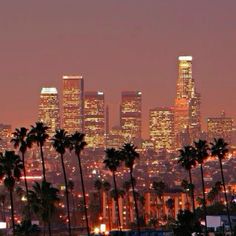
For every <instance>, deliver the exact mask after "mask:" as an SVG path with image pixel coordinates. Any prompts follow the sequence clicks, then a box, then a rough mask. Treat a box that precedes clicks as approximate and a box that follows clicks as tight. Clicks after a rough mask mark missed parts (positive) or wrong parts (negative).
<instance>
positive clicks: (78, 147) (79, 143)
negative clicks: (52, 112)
mask: <svg viewBox="0 0 236 236" xmlns="http://www.w3.org/2000/svg"><path fill="white" fill-rule="evenodd" d="M84 137H85V135H84V134H82V133H79V132H77V131H76V132H75V133H74V134H72V135H71V136H70V150H71V151H72V150H74V152H75V155H76V156H77V159H78V163H79V170H80V180H81V186H82V192H83V202H84V214H85V220H86V228H87V233H88V236H90V229H89V221H88V212H87V203H86V194H85V186H84V177H83V168H82V164H81V157H80V155H81V152H82V150H84V147H85V146H86V145H87V144H86V142H85V141H84Z"/></svg>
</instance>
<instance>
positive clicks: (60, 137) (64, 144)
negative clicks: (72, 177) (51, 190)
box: [52, 129, 71, 236]
mask: <svg viewBox="0 0 236 236" xmlns="http://www.w3.org/2000/svg"><path fill="white" fill-rule="evenodd" d="M52 143H53V147H54V148H55V150H56V152H57V153H58V154H59V155H60V158H61V166H62V171H63V177H64V184H65V192H66V207H67V219H68V232H69V236H71V220H70V203H69V192H68V182H67V175H66V169H65V163H64V154H65V152H66V149H67V148H69V144H70V141H69V136H68V135H67V132H66V131H65V130H64V129H58V130H56V133H55V135H54V136H53V138H52Z"/></svg>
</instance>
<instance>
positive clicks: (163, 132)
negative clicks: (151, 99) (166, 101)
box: [149, 107, 175, 150]
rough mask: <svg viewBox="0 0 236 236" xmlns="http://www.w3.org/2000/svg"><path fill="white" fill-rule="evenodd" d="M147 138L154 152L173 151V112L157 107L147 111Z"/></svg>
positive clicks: (169, 109) (170, 109)
mask: <svg viewBox="0 0 236 236" xmlns="http://www.w3.org/2000/svg"><path fill="white" fill-rule="evenodd" d="M149 136H150V139H151V141H152V142H153V144H154V147H155V149H156V150H160V149H166V150H174V144H175V135H174V112H173V109H172V108H166V107H158V108H154V109H151V110H150V111H149Z"/></svg>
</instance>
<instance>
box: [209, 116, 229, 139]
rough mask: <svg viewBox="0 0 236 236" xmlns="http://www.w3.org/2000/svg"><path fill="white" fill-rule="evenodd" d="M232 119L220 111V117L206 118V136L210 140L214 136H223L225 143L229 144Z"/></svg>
mask: <svg viewBox="0 0 236 236" xmlns="http://www.w3.org/2000/svg"><path fill="white" fill-rule="evenodd" d="M233 123H234V120H233V118H231V117H226V116H225V113H224V112H222V114H221V116H220V117H212V118H208V119H207V136H208V140H209V141H210V142H212V140H213V139H214V138H223V139H224V140H225V141H226V142H227V143H229V144H231V141H232V133H233Z"/></svg>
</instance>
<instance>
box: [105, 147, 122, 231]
mask: <svg viewBox="0 0 236 236" xmlns="http://www.w3.org/2000/svg"><path fill="white" fill-rule="evenodd" d="M105 153H106V156H105V159H104V161H103V163H104V164H105V167H106V168H107V169H109V170H110V171H111V172H112V177H113V184H114V190H115V202H116V210H117V216H118V227H119V229H120V231H121V220H120V208H119V197H118V188H117V183H116V171H117V169H118V167H119V166H120V162H121V159H120V152H119V151H117V150H116V149H114V148H107V149H106V150H105Z"/></svg>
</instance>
